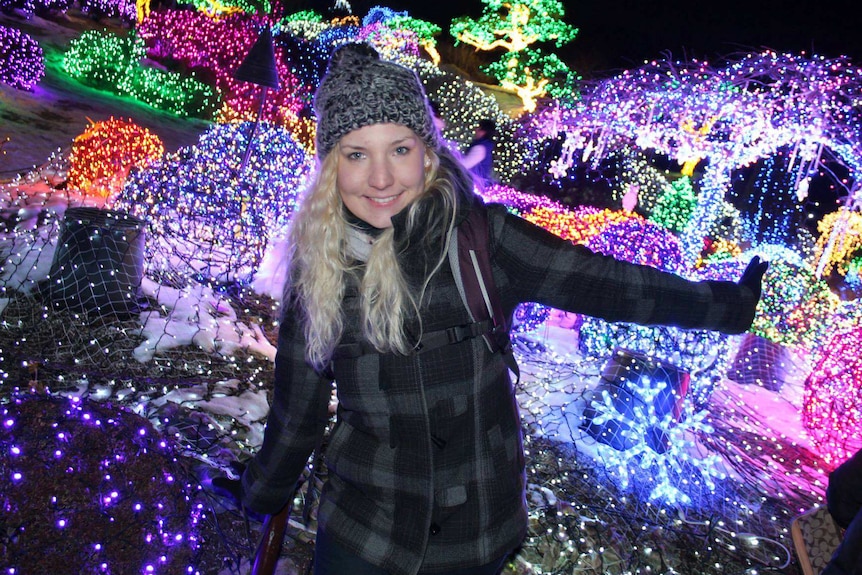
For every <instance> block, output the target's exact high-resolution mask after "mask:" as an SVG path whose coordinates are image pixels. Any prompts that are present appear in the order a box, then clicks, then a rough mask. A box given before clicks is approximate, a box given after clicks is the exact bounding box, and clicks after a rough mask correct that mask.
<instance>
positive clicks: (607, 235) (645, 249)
mask: <svg viewBox="0 0 862 575" xmlns="http://www.w3.org/2000/svg"><path fill="white" fill-rule="evenodd" d="M586 246H587V247H588V248H590V249H591V250H592V251H594V252H599V253H602V254H605V255H609V256H614V257H615V258H616V259H620V260H625V261H630V262H634V263H639V264H645V265H649V266H651V267H654V268H658V269H663V270H665V271H670V272H676V273H680V272H681V271H682V270H683V269H684V266H683V260H682V252H681V250H680V247H679V241H678V240H677V238H676V236H674V235H673V234H672V233H670V232H669V231H667V230H666V229H664V228H662V227H661V226H657V225H655V224H652V223H650V222H648V221H646V220H644V219H643V218H641V217H640V216H636V217H632V218H629V219H627V220H626V221H624V222H621V223H619V224H610V225H608V226H606V227H605V228H604V229H603V230H602V231H601V232H600V233H598V234H597V235H595V236H593V237H592V238H590V239H589V240H588V241H587V242H586Z"/></svg>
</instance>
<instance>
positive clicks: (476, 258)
mask: <svg viewBox="0 0 862 575" xmlns="http://www.w3.org/2000/svg"><path fill="white" fill-rule="evenodd" d="M489 225H490V224H489V222H488V212H487V209H486V208H485V207H484V206H476V207H472V208H471V209H470V211H469V213H468V215H467V218H466V220H465V221H463V222H461V224H460V225H459V226H458V229H457V233H456V234H455V235H454V236H453V237H452V242H451V244H450V249H449V264H450V266H451V267H452V273H453V275H454V276H455V283H456V285H457V286H458V291H459V293H460V294H461V300H462V301H463V302H464V306H465V307H466V308H467V311H468V312H469V313H470V319H472V320H473V321H474V322H481V321H484V320H489V319H490V320H492V325H493V329H492V330H491V331H490V332H487V333H485V334H484V335H483V336H482V337H483V339H484V340H485V343H486V344H487V345H488V349H489V350H491V351H492V352H497V351H500V352H502V353H503V355H504V358H505V360H506V364H507V365H508V366H509V369H511V370H512V371H513V372H514V373H515V375H516V377H518V378H520V370H519V369H518V364H517V362H516V361H515V357H514V354H513V353H512V343H511V341H510V339H509V325H508V323H507V321H506V315H505V314H504V312H503V305H502V302H501V301H500V296H499V293H498V292H497V286H496V284H495V283H494V273H493V270H492V269H491V253H490V249H491V248H490V246H491V235H490V228H489ZM456 254H457V265H455V261H454V257H453V256H455V255H456Z"/></svg>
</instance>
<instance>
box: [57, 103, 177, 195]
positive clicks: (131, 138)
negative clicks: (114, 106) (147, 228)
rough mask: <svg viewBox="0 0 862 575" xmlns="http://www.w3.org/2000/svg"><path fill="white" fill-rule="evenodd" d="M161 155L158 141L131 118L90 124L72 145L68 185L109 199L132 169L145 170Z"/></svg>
mask: <svg viewBox="0 0 862 575" xmlns="http://www.w3.org/2000/svg"><path fill="white" fill-rule="evenodd" d="M164 153H165V146H164V144H163V143H162V141H161V139H160V138H159V137H158V136H157V135H155V134H154V133H152V132H151V131H150V130H148V129H146V128H143V127H141V126H139V125H137V124H136V123H135V122H133V121H132V120H131V119H115V118H113V117H112V118H110V119H108V120H104V121H101V122H92V123H91V125H90V127H89V128H87V129H86V130H85V131H84V133H83V134H81V135H80V136H78V137H77V138H75V140H74V141H73V142H72V151H71V153H70V155H69V179H68V180H67V185H68V186H69V187H70V188H72V189H75V190H79V191H82V192H84V194H85V195H92V196H102V197H110V196H113V195H115V194H117V193H118V192H119V191H120V190H121V189H122V188H123V185H124V184H125V181H126V177H127V176H128V174H129V172H130V171H131V170H132V169H140V168H147V167H149V166H150V165H151V164H152V163H153V162H155V161H157V160H159V159H161V157H162V155H163V154H164Z"/></svg>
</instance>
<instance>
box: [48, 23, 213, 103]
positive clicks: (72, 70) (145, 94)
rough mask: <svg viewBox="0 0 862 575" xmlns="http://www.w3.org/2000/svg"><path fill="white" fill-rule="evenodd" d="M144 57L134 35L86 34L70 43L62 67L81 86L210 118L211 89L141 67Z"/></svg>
mask: <svg viewBox="0 0 862 575" xmlns="http://www.w3.org/2000/svg"><path fill="white" fill-rule="evenodd" d="M145 53H146V52H145V50H144V42H143V40H142V39H141V38H139V37H138V36H137V35H136V34H134V33H133V34H129V35H128V36H127V37H125V38H123V37H120V36H116V35H114V34H111V33H109V32H107V31H103V32H97V31H87V32H84V33H83V34H81V36H80V37H78V38H76V39H75V40H73V41H72V42H71V44H70V47H69V50H68V51H67V52H66V55H65V57H64V58H63V67H64V68H65V70H66V72H68V74H69V75H70V76H72V77H73V78H76V79H77V80H78V81H80V82H82V83H84V84H87V85H89V86H93V87H95V88H99V89H101V90H106V91H110V92H114V93H116V94H120V95H125V96H130V97H132V98H135V99H136V100H139V101H141V102H143V103H145V104H148V105H150V106H152V107H154V108H158V109H160V110H165V111H167V112H171V113H174V114H177V115H178V116H196V117H201V118H209V117H211V116H212V113H213V110H214V109H215V107H216V103H217V96H216V93H215V90H214V89H213V88H211V87H210V86H208V85H206V84H204V83H203V82H200V81H199V80H196V79H194V78H191V77H188V76H182V75H181V74H179V73H177V72H170V71H164V70H159V69H157V68H149V67H144V66H141V65H140V62H141V59H142V58H143V57H144V55H145Z"/></svg>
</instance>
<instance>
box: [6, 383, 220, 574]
mask: <svg viewBox="0 0 862 575" xmlns="http://www.w3.org/2000/svg"><path fill="white" fill-rule="evenodd" d="M0 415H2V422H0V506H2V509H3V517H2V519H0V525H3V526H4V534H5V537H4V542H3V548H4V551H3V558H4V565H5V569H4V571H3V573H4V574H7V573H8V574H16V573H30V572H32V571H31V570H32V568H34V567H36V566H38V569H39V571H40V572H44V573H65V572H68V569H69V566H70V565H73V566H74V569H75V570H76V572H80V573H106V574H111V573H114V574H121V573H122V574H129V575H131V574H133V573H140V574H142V575H151V574H153V575H155V574H164V575H176V574H179V573H185V574H189V575H195V574H198V573H199V571H198V569H197V567H196V566H195V562H196V557H197V556H198V554H199V548H200V546H201V545H202V544H203V541H202V539H201V537H200V535H199V527H198V526H199V523H200V521H201V520H202V519H203V518H204V517H205V515H204V512H203V505H202V503H201V502H200V501H199V500H198V493H199V491H200V486H198V485H192V484H190V483H187V482H185V481H184V480H183V479H182V478H183V476H184V475H185V474H184V473H183V471H182V470H181V468H180V467H179V465H178V462H177V458H176V456H175V455H174V452H173V447H172V446H171V445H170V444H169V443H168V442H167V441H166V440H165V439H164V438H163V437H162V436H161V435H160V434H159V433H158V432H157V431H156V430H155V429H154V428H153V426H152V425H151V424H150V422H149V421H147V420H146V419H144V418H142V417H140V416H138V415H135V414H134V413H132V412H131V411H128V410H127V409H123V408H117V407H114V406H112V405H110V404H100V403H95V402H90V401H81V400H78V399H73V400H71V401H70V400H66V399H61V398H52V397H18V398H15V399H13V400H11V401H9V402H8V403H5V404H4V405H2V406H0Z"/></svg>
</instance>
